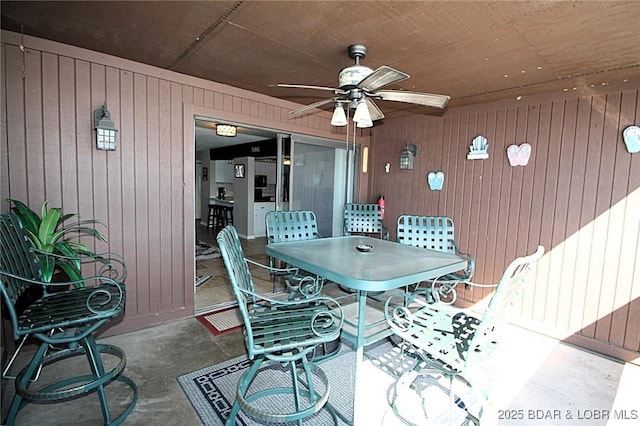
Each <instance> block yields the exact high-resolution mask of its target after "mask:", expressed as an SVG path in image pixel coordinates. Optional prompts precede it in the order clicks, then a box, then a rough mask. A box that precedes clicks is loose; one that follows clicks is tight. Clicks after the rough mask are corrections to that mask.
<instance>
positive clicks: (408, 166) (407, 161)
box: [400, 144, 418, 170]
mask: <svg viewBox="0 0 640 426" xmlns="http://www.w3.org/2000/svg"><path fill="white" fill-rule="evenodd" d="M417 154H418V147H417V146H416V145H414V144H407V146H406V147H405V148H404V150H403V151H402V154H400V170H413V159H414V158H415V157H416V155H417Z"/></svg>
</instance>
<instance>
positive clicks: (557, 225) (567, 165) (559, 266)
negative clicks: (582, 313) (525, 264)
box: [552, 99, 578, 329]
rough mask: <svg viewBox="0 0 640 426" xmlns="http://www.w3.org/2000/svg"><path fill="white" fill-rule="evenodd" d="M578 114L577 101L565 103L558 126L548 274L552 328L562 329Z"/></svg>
mask: <svg viewBox="0 0 640 426" xmlns="http://www.w3.org/2000/svg"><path fill="white" fill-rule="evenodd" d="M577 114H578V100H577V99H570V100H568V101H567V102H565V108H564V113H563V116H564V120H563V125H562V136H561V138H562V139H561V147H560V163H559V165H560V169H559V173H558V187H557V190H556V206H555V214H554V220H553V223H554V224H553V233H554V256H553V257H552V260H553V261H555V262H559V263H556V264H555V265H554V267H552V270H553V271H554V272H553V273H554V275H557V276H558V277H559V279H558V293H557V294H558V311H557V313H556V318H557V319H556V326H558V327H562V328H563V329H566V328H567V327H568V325H569V314H570V309H569V308H568V307H569V306H571V286H568V285H565V283H567V282H571V280H572V265H571V263H570V259H571V251H570V247H567V242H568V241H567V239H568V238H569V235H568V234H567V220H568V212H569V196H570V194H571V189H572V188H571V176H572V175H573V173H574V170H573V166H574V164H573V160H574V152H575V150H576V147H575V136H576V121H577Z"/></svg>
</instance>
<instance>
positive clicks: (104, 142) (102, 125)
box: [93, 102, 118, 151]
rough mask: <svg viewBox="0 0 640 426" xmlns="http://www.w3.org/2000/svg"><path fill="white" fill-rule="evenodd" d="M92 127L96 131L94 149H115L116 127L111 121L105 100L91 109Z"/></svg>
mask: <svg viewBox="0 0 640 426" xmlns="http://www.w3.org/2000/svg"><path fill="white" fill-rule="evenodd" d="M93 128H94V129H95V131H96V149H99V150H101V151H115V150H116V136H117V135H118V129H116V126H115V125H114V124H113V122H112V121H111V114H109V111H108V110H107V103H106V102H105V103H103V104H102V106H101V107H100V108H97V109H95V110H93Z"/></svg>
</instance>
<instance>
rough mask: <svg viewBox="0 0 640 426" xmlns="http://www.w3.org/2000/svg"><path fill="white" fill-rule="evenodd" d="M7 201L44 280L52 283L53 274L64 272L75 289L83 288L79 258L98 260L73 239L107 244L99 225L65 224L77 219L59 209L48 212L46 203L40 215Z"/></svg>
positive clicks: (92, 220)
mask: <svg viewBox="0 0 640 426" xmlns="http://www.w3.org/2000/svg"><path fill="white" fill-rule="evenodd" d="M8 201H9V202H11V203H12V207H11V210H12V211H13V212H14V213H15V214H16V215H17V216H18V217H19V218H20V221H21V222H22V225H23V226H24V229H25V231H26V234H27V236H28V237H29V239H30V240H31V244H32V245H33V247H34V248H35V249H36V250H35V253H36V257H37V258H38V261H39V262H40V267H41V268H42V278H43V280H44V281H45V282H52V280H53V277H54V273H56V272H58V271H64V272H65V273H66V275H67V276H68V278H69V281H75V282H76V283H75V284H74V285H75V286H76V287H83V286H84V283H83V282H82V270H81V269H82V262H81V258H83V257H84V258H87V256H88V257H89V258H92V259H99V258H100V256H99V255H98V254H96V253H95V252H94V251H93V250H91V249H89V247H87V246H86V245H84V244H82V243H80V242H78V241H77V240H76V239H77V238H78V237H81V236H87V235H89V236H93V237H95V238H97V239H99V240H101V241H104V242H106V241H107V238H106V237H105V236H104V235H103V234H102V233H101V232H100V231H98V230H97V229H96V228H95V225H96V224H98V223H101V222H99V221H97V220H94V219H90V220H77V221H75V222H68V221H69V220H70V219H71V218H73V217H74V216H76V215H75V214H62V210H61V209H60V208H58V207H53V208H47V201H45V202H43V203H42V206H41V209H40V211H41V214H40V215H38V214H37V213H36V212H34V211H33V210H31V209H30V208H29V207H27V206H26V205H25V204H24V203H23V202H21V201H18V200H13V199H8ZM51 255H53V256H51Z"/></svg>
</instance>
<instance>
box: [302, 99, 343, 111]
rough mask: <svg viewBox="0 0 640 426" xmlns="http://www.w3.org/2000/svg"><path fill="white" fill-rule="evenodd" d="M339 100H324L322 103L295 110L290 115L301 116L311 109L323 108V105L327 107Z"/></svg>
mask: <svg viewBox="0 0 640 426" xmlns="http://www.w3.org/2000/svg"><path fill="white" fill-rule="evenodd" d="M338 99H340V98H329V99H323V100H321V101H318V102H314V103H312V104H309V105H307V106H303V107H302V108H298V109H295V110H293V111H291V112H290V113H289V115H300V114H303V113H305V112H307V111H309V110H311V109H314V108H318V107H321V106H322V105H326V104H329V103H331V102H335V101H337V100H338Z"/></svg>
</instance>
